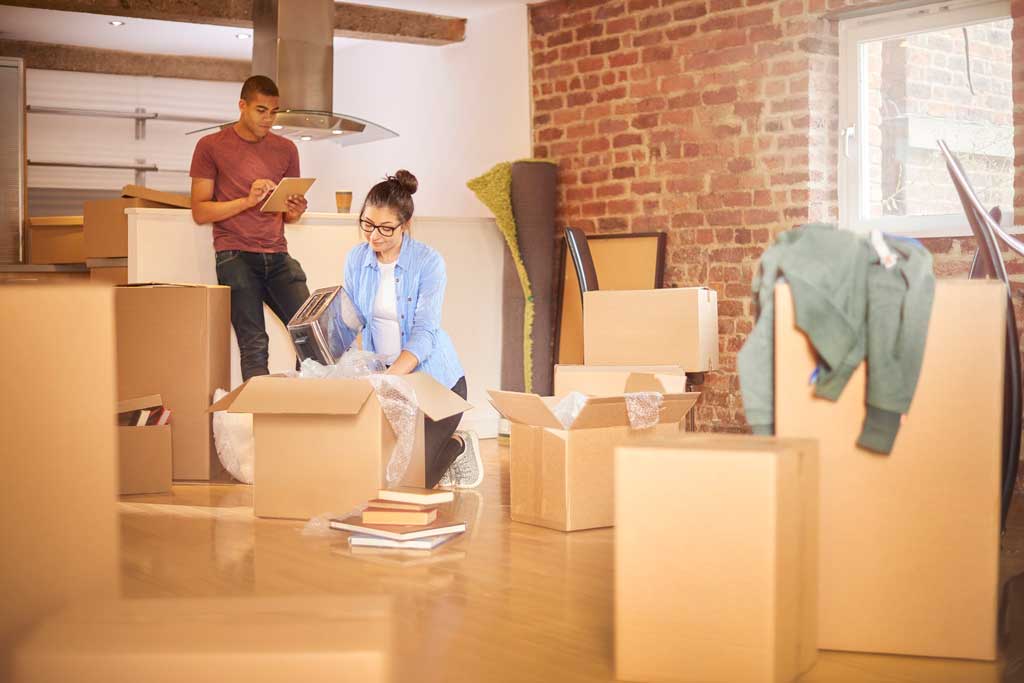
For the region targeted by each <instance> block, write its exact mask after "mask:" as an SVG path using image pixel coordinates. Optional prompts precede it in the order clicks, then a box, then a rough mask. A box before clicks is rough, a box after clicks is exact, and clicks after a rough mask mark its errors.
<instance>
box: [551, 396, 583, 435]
mask: <svg viewBox="0 0 1024 683" xmlns="http://www.w3.org/2000/svg"><path fill="white" fill-rule="evenodd" d="M585 405H587V395H586V394H581V393H580V392H578V391H571V392H569V393H568V394H566V395H565V396H564V397H563V398H562V400H561V401H559V402H558V405H556V406H555V407H554V409H553V410H552V411H551V412H553V413H554V414H555V417H556V418H558V421H559V422H561V423H562V428H563V429H569V427H572V423H573V422H575V421H576V418H577V417H579V416H580V411H582V410H583V406H585Z"/></svg>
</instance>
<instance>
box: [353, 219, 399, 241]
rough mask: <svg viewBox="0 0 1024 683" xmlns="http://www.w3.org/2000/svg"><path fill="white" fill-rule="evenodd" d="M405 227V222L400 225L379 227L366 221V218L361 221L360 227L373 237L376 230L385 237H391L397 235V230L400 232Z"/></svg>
mask: <svg viewBox="0 0 1024 683" xmlns="http://www.w3.org/2000/svg"><path fill="white" fill-rule="evenodd" d="M403 225H405V222H404V221H403V222H401V223H399V224H398V225H377V224H376V223H374V222H373V221H369V220H366V219H365V218H360V219H359V227H360V228H361V229H362V231H363V232H365V233H366V234H367V235H372V234H373V231H374V230H376V231H377V232H379V233H380V234H381V235H383V236H384V237H391V236H392V235H394V234H395V230H398V229H399V228H400V227H402V226H403Z"/></svg>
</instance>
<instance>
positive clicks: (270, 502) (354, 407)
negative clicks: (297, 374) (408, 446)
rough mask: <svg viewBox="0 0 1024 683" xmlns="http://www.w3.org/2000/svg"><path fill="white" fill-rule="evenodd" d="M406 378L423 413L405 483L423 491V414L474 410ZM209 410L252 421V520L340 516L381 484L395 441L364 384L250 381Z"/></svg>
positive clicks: (424, 378)
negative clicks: (246, 415)
mask: <svg viewBox="0 0 1024 683" xmlns="http://www.w3.org/2000/svg"><path fill="white" fill-rule="evenodd" d="M404 379H405V380H406V381H407V382H408V383H409V384H410V385H411V386H412V388H413V390H414V391H415V393H416V398H417V400H418V402H419V408H420V412H419V413H418V415H417V418H416V434H415V441H414V443H413V446H412V458H411V460H410V462H409V467H408V469H407V470H406V474H405V478H404V479H403V480H402V484H403V485H405V486H418V487H422V486H425V472H424V459H423V457H424V456H423V415H424V414H426V415H427V416H429V417H430V418H431V419H433V420H441V419H444V418H446V417H450V416H452V415H458V414H459V413H462V412H465V411H466V410H469V409H470V408H472V406H471V405H470V404H469V403H466V402H465V401H464V400H462V399H461V398H460V397H459V396H458V395H456V394H455V393H453V392H452V391H450V390H449V389H446V388H444V387H442V386H441V385H440V384H438V383H437V382H436V381H434V380H433V379H432V378H431V377H430V376H429V375H426V374H424V373H415V374H412V375H407V376H406V377H405V378H404ZM210 410H211V411H216V410H227V411H228V412H231V413H252V414H253V433H254V435H255V439H256V465H255V470H254V472H253V478H254V483H255V489H254V491H253V510H254V512H255V514H256V516H257V517H281V518H286V519H310V518H312V517H316V516H318V515H322V514H325V513H336V514H343V513H345V512H348V511H349V510H352V509H353V508H355V507H356V506H357V505H359V504H360V503H365V502H366V501H367V500H368V499H370V498H374V497H375V494H376V492H377V490H378V489H379V488H380V487H381V486H383V485H384V484H385V482H386V476H385V473H386V470H387V466H388V462H389V461H390V459H391V456H392V452H393V450H394V448H395V444H396V441H397V439H396V436H395V433H394V430H393V429H392V428H391V424H390V423H389V422H388V419H387V417H386V416H385V415H384V411H383V410H382V409H381V404H380V402H379V401H378V400H377V395H376V393H375V392H374V389H373V386H372V385H371V384H370V382H369V381H368V380H365V379H322V380H316V379H300V378H292V377H283V376H264V377H253V378H252V379H250V380H248V381H247V382H246V383H245V384H243V385H242V386H240V387H238V388H237V389H235V390H234V391H232V392H231V393H230V394H228V395H227V396H225V397H224V398H222V399H221V400H220V401H218V402H217V403H216V404H214V405H213V406H211V407H210Z"/></svg>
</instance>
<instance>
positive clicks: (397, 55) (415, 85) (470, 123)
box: [302, 5, 531, 217]
mask: <svg viewBox="0 0 1024 683" xmlns="http://www.w3.org/2000/svg"><path fill="white" fill-rule="evenodd" d="M529 70H530V66H529V37H528V33H527V13H526V7H525V6H524V5H519V6H513V7H506V8H502V9H499V10H496V11H494V12H491V13H488V14H481V15H474V16H472V17H470V19H469V21H468V23H467V26H466V40H465V41H464V42H463V43H460V44H455V45H447V46H445V47H432V46H423V45H402V44H398V43H378V42H367V43H364V44H361V45H356V46H352V47H347V48H345V49H342V50H338V51H336V52H335V55H334V107H335V111H338V112H342V113H345V114H351V115H354V116H358V117H360V118H363V119H366V120H369V121H373V122H374V123H378V124H380V125H382V126H385V127H386V128H390V129H391V130H394V131H395V132H397V133H398V134H399V137H397V138H393V139H391V140H384V141H380V142H374V143H370V144H366V145H357V146H354V147H338V146H336V145H334V143H329V142H325V143H321V144H319V145H317V144H316V143H306V145H305V150H304V153H303V158H302V163H303V164H304V166H303V174H306V173H317V174H318V176H319V177H318V180H317V182H316V184H315V185H314V186H313V189H312V190H311V193H312V194H311V205H312V206H313V207H314V209H315V210H317V211H333V210H335V204H334V192H335V191H337V190H349V191H352V192H353V200H352V203H353V207H354V209H353V210H354V211H358V209H359V206H360V205H361V204H362V200H363V198H364V197H365V196H366V192H367V191H368V190H369V189H370V187H372V186H373V184H374V183H376V182H377V181H379V180H380V179H381V178H382V177H383V176H384V175H386V174H388V173H394V172H395V171H396V170H398V169H399V168H406V169H408V170H410V171H412V172H413V173H414V174H415V175H416V177H417V178H418V179H419V181H420V190H419V192H418V193H417V194H416V197H415V200H416V212H417V213H419V214H422V215H424V216H455V217H469V216H490V215H491V213H490V211H488V210H487V208H486V207H484V206H483V204H481V203H480V202H479V201H478V200H477V199H476V197H475V195H473V193H472V192H470V191H469V190H468V189H467V188H466V181H468V180H470V179H471V178H475V177H476V176H478V175H480V174H481V173H483V172H485V171H487V170H488V169H490V167H491V166H493V165H494V164H496V163H498V162H500V161H513V160H515V159H520V158H523V157H527V156H529V155H530V152H531V145H530V79H529V75H530V74H529Z"/></svg>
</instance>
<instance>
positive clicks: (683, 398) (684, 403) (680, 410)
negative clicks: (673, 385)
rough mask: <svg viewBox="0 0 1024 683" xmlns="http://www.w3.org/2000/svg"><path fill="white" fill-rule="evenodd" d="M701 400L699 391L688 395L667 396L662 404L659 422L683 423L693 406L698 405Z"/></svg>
mask: <svg viewBox="0 0 1024 683" xmlns="http://www.w3.org/2000/svg"><path fill="white" fill-rule="evenodd" d="M699 398H700V392H699V391H692V392H689V393H686V394H665V396H664V397H663V399H662V402H661V419H660V420H659V421H660V422H679V421H681V420H682V419H683V418H684V417H686V414H687V413H688V412H690V410H691V409H692V408H693V406H694V405H696V403H697V399H699Z"/></svg>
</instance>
